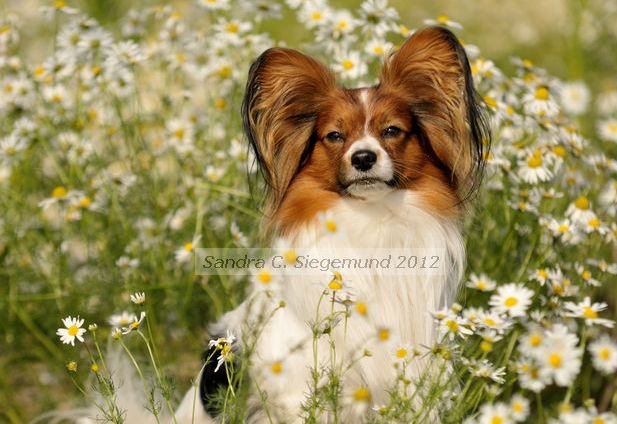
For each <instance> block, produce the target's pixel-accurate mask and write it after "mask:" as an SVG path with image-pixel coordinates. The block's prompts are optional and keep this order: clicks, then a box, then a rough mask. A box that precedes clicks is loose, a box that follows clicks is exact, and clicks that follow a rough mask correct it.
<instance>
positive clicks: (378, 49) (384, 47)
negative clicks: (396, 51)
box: [364, 39, 392, 57]
mask: <svg viewBox="0 0 617 424" xmlns="http://www.w3.org/2000/svg"><path fill="white" fill-rule="evenodd" d="M391 50H392V43H390V42H388V41H385V40H381V39H372V40H370V41H369V42H368V43H366V47H365V49H364V51H365V52H366V53H367V54H369V55H371V56H376V57H383V56H384V55H386V54H387V53H389V52H390V51H391Z"/></svg>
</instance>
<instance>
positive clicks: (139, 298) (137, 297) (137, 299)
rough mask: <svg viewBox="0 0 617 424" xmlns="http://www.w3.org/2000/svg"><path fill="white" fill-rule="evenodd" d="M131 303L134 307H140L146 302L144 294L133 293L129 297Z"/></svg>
mask: <svg viewBox="0 0 617 424" xmlns="http://www.w3.org/2000/svg"><path fill="white" fill-rule="evenodd" d="M130 297H131V302H133V303H134V304H135V305H141V304H142V303H144V302H145V301H146V293H144V292H135V293H133V294H132V295H131V296H130Z"/></svg>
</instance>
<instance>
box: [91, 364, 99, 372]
mask: <svg viewBox="0 0 617 424" xmlns="http://www.w3.org/2000/svg"><path fill="white" fill-rule="evenodd" d="M90 369H91V370H92V372H93V373H97V372H99V366H98V365H97V364H92V365H91V366H90Z"/></svg>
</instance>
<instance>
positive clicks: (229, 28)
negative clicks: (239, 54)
mask: <svg viewBox="0 0 617 424" xmlns="http://www.w3.org/2000/svg"><path fill="white" fill-rule="evenodd" d="M225 29H226V30H227V32H231V33H233V34H235V33H237V32H238V31H239V30H240V25H238V24H237V23H236V22H230V23H228V24H227V25H226V26H225Z"/></svg>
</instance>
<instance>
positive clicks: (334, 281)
mask: <svg viewBox="0 0 617 424" xmlns="http://www.w3.org/2000/svg"><path fill="white" fill-rule="evenodd" d="M328 288H329V289H330V290H334V291H336V290H340V289H342V288H343V284H341V282H340V281H339V280H337V279H336V278H333V279H332V281H330V283H329V284H328Z"/></svg>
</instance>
